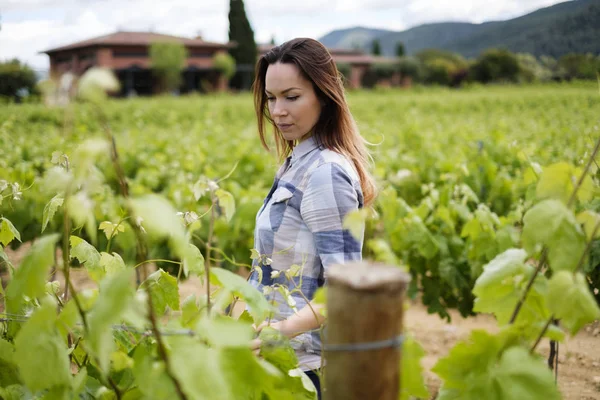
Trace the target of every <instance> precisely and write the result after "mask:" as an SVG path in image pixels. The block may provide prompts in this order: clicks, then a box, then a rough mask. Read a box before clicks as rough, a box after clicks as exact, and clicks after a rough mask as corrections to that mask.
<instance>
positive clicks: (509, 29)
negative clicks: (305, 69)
mask: <svg viewBox="0 0 600 400" xmlns="http://www.w3.org/2000/svg"><path fill="white" fill-rule="evenodd" d="M375 39H378V40H379V42H380V44H381V49H382V52H383V55H387V56H394V55H395V51H396V50H395V49H396V46H397V43H399V42H401V43H403V44H404V48H405V51H406V54H408V55H411V54H414V53H417V52H419V51H420V50H423V49H429V48H437V49H443V50H449V51H453V52H457V53H459V54H461V55H463V56H464V57H467V58H472V57H477V56H478V55H479V54H481V52H483V51H484V50H486V49H488V48H505V49H508V50H510V51H513V52H519V53H531V54H533V55H535V56H542V55H547V56H552V57H560V56H562V55H564V54H567V53H593V54H596V55H600V0H573V1H567V2H564V3H559V4H555V5H553V6H550V7H546V8H541V9H539V10H536V11H534V12H532V13H529V14H526V15H523V16H521V17H518V18H513V19H510V20H506V21H490V22H484V23H480V24H474V23H470V22H440V23H431V24H424V25H419V26H416V27H413V28H411V29H407V30H405V31H400V32H397V31H391V30H385V29H374V28H366V27H353V28H347V29H339V30H335V31H332V32H330V33H328V34H326V35H325V36H323V37H321V38H320V39H319V40H320V41H321V42H322V43H323V44H324V45H325V46H327V47H330V48H343V49H360V50H363V51H365V52H367V53H369V52H371V49H372V45H373V40H375Z"/></svg>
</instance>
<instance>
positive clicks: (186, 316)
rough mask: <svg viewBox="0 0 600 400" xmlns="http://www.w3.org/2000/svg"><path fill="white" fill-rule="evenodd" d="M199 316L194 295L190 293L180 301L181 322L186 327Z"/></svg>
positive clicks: (193, 322) (192, 324) (189, 326)
mask: <svg viewBox="0 0 600 400" xmlns="http://www.w3.org/2000/svg"><path fill="white" fill-rule="evenodd" d="M199 318H200V308H199V307H198V304H197V303H196V296H195V295H193V294H190V295H189V296H188V297H186V298H185V300H183V302H182V303H181V324H182V325H183V326H184V327H186V328H191V327H192V326H194V325H195V324H196V322H197V321H198V319H199Z"/></svg>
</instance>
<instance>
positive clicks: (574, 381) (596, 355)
mask: <svg viewBox="0 0 600 400" xmlns="http://www.w3.org/2000/svg"><path fill="white" fill-rule="evenodd" d="M28 248H29V245H28V244H25V245H23V246H21V248H19V250H18V251H16V252H12V251H10V250H8V251H7V254H8V256H9V258H10V259H11V262H12V263H13V264H15V265H18V264H19V262H20V260H21V259H22V257H23V256H24V254H25V252H26V250H27V249H28ZM59 252H60V250H59ZM57 256H58V257H60V254H57ZM72 277H73V282H74V286H75V288H76V289H79V290H81V289H84V288H91V287H95V286H96V285H95V283H94V282H93V281H92V280H91V279H90V278H89V277H88V275H87V273H86V271H85V270H84V269H73V270H72ZM57 280H59V281H61V287H64V279H63V277H62V275H61V274H60V273H59V274H57ZM2 282H3V283H4V285H6V275H5V274H3V275H2ZM179 292H180V297H181V299H182V300H183V299H185V298H186V297H187V296H189V295H190V294H195V295H196V296H202V295H204V293H205V292H204V289H203V288H202V286H201V284H200V281H199V280H198V279H197V278H192V279H189V280H187V281H185V282H182V283H181V284H180V287H179ZM451 315H452V323H450V324H448V323H446V321H445V320H442V319H441V318H439V317H438V316H437V315H430V314H428V313H427V310H426V307H424V306H423V305H422V304H420V303H413V304H411V306H410V308H409V309H408V311H407V313H406V316H405V327H406V329H407V330H408V331H409V332H411V333H412V334H413V335H414V336H415V337H416V339H417V340H418V341H419V343H421V345H422V346H423V348H424V349H425V352H426V356H425V358H424V359H423V367H424V368H425V369H426V371H427V372H426V379H427V385H428V386H429V388H430V393H431V394H432V399H434V398H435V395H436V393H437V390H438V388H439V386H440V380H439V378H438V377H437V376H436V375H435V374H433V373H432V372H430V369H431V368H432V367H433V365H435V363H436V362H437V360H438V359H439V358H440V357H443V356H445V355H446V354H447V353H448V351H449V350H450V348H451V347H452V346H453V345H454V344H455V343H456V342H457V341H459V340H462V339H466V338H467V337H468V336H469V334H470V332H471V331H472V330H473V329H484V330H487V331H490V332H493V331H495V330H496V324H495V321H494V318H493V317H491V316H489V315H478V316H476V317H470V318H466V319H465V318H462V317H461V316H460V314H458V313H457V312H451ZM548 351H549V346H548V341H547V340H545V341H544V342H543V343H542V344H541V345H540V352H541V353H542V354H544V356H545V357H546V358H547V355H548ZM558 383H559V386H560V389H561V391H562V393H563V396H564V399H565V400H600V322H596V323H595V324H592V325H589V326H587V327H585V329H583V330H582V331H581V332H580V333H579V334H578V335H577V337H575V338H573V339H568V340H567V341H566V342H565V343H561V344H560V352H559V376H558ZM515 400H517V399H515ZM519 400H520V399H519Z"/></svg>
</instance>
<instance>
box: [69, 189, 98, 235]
mask: <svg viewBox="0 0 600 400" xmlns="http://www.w3.org/2000/svg"><path fill="white" fill-rule="evenodd" d="M66 209H67V211H68V213H69V216H70V217H71V218H73V221H75V224H77V225H78V226H85V231H86V232H87V234H88V235H89V237H90V239H91V241H92V243H95V242H96V237H97V235H96V217H95V216H94V202H93V201H92V199H90V198H89V196H88V195H87V194H86V193H85V192H78V193H76V194H74V195H72V196H69V197H68V198H67V203H66Z"/></svg>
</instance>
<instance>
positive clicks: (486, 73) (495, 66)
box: [470, 49, 521, 83]
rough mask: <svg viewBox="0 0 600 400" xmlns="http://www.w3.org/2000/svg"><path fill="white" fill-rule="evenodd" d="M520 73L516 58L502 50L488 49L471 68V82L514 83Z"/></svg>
mask: <svg viewBox="0 0 600 400" xmlns="http://www.w3.org/2000/svg"><path fill="white" fill-rule="evenodd" d="M520 72H521V70H520V66H519V61H518V60H517V57H516V56H515V55H514V54H512V53H511V52H509V51H508V50H504V49H490V50H487V51H486V52H485V53H483V54H482V55H481V57H479V58H478V59H477V61H476V62H475V63H474V64H473V65H472V66H471V69H470V75H471V77H472V79H473V80H475V81H478V82H482V83H488V82H516V81H517V80H518V78H519V73H520Z"/></svg>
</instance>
